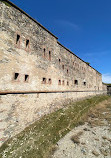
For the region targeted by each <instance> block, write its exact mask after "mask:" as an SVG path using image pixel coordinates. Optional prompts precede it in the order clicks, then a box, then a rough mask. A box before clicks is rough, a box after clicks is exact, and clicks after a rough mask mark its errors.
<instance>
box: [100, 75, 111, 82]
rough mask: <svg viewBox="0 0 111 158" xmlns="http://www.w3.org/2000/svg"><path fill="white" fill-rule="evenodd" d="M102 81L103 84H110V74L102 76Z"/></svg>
mask: <svg viewBox="0 0 111 158" xmlns="http://www.w3.org/2000/svg"><path fill="white" fill-rule="evenodd" d="M102 80H103V82H104V83H111V74H109V73H107V74H103V75H102Z"/></svg>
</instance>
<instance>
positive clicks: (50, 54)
mask: <svg viewBox="0 0 111 158" xmlns="http://www.w3.org/2000/svg"><path fill="white" fill-rule="evenodd" d="M49 60H51V51H49Z"/></svg>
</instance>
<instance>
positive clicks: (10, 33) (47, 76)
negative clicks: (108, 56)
mask: <svg viewBox="0 0 111 158" xmlns="http://www.w3.org/2000/svg"><path fill="white" fill-rule="evenodd" d="M104 93H107V86H106V85H104V84H102V75H101V73H99V72H98V71H97V70H95V69H94V68H93V67H91V66H90V65H88V64H87V63H86V62H85V61H83V60H82V59H80V58H79V57H78V56H77V55H75V54H74V53H73V52H71V51H70V50H69V49H67V48H66V47H64V46H63V45H62V44H61V43H60V42H58V38H57V37H56V36H55V35H53V34H52V33H51V32H50V31H48V30H47V29H46V28H45V27H43V26H42V25H41V24H40V23H38V22H37V21H36V20H34V19H33V18H32V17H30V16H29V15H28V14H26V13H25V12H24V11H23V10H21V9H20V8H18V7H17V6H16V5H14V4H13V3H12V2H10V1H8V0H0V144H2V143H3V142H4V141H5V140H7V139H8V138H10V137H12V136H14V135H15V134H17V133H18V132H20V131H22V130H23V129H24V128H25V127H26V126H28V125H29V124H31V123H33V122H34V121H35V120H37V119H39V118H40V117H42V116H43V115H45V114H48V113H50V112H52V111H54V110H56V109H59V108H61V107H62V106H63V105H64V104H67V103H69V102H71V101H74V100H77V99H80V98H84V97H88V96H92V95H100V94H104Z"/></svg>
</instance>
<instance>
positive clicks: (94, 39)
mask: <svg viewBox="0 0 111 158" xmlns="http://www.w3.org/2000/svg"><path fill="white" fill-rule="evenodd" d="M11 1H12V2H13V3H15V4H16V5H17V6H19V7H20V8H21V9H23V10H24V11H25V12H27V13H28V14H29V15H31V16H32V17H33V18H34V19H36V20H37V21H38V22H40V23H41V24H42V25H43V26H45V27H46V28H47V29H48V30H49V31H51V32H52V33H53V34H54V35H56V36H57V37H58V38H59V41H60V42H61V43H62V44H63V45H64V46H65V47H67V48H69V49H70V50H71V51H73V52H74V53H75V54H76V55H78V56H79V57H80V58H82V59H83V60H84V61H86V62H89V63H90V64H91V66H93V67H94V68H95V69H97V70H98V71H99V72H100V73H102V74H103V82H107V83H111V0H106V1H105V0H21V1H20V0H11Z"/></svg>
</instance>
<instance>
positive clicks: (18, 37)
mask: <svg viewBox="0 0 111 158" xmlns="http://www.w3.org/2000/svg"><path fill="white" fill-rule="evenodd" d="M19 42H20V35H18V34H17V38H16V44H18V43H19Z"/></svg>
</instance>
